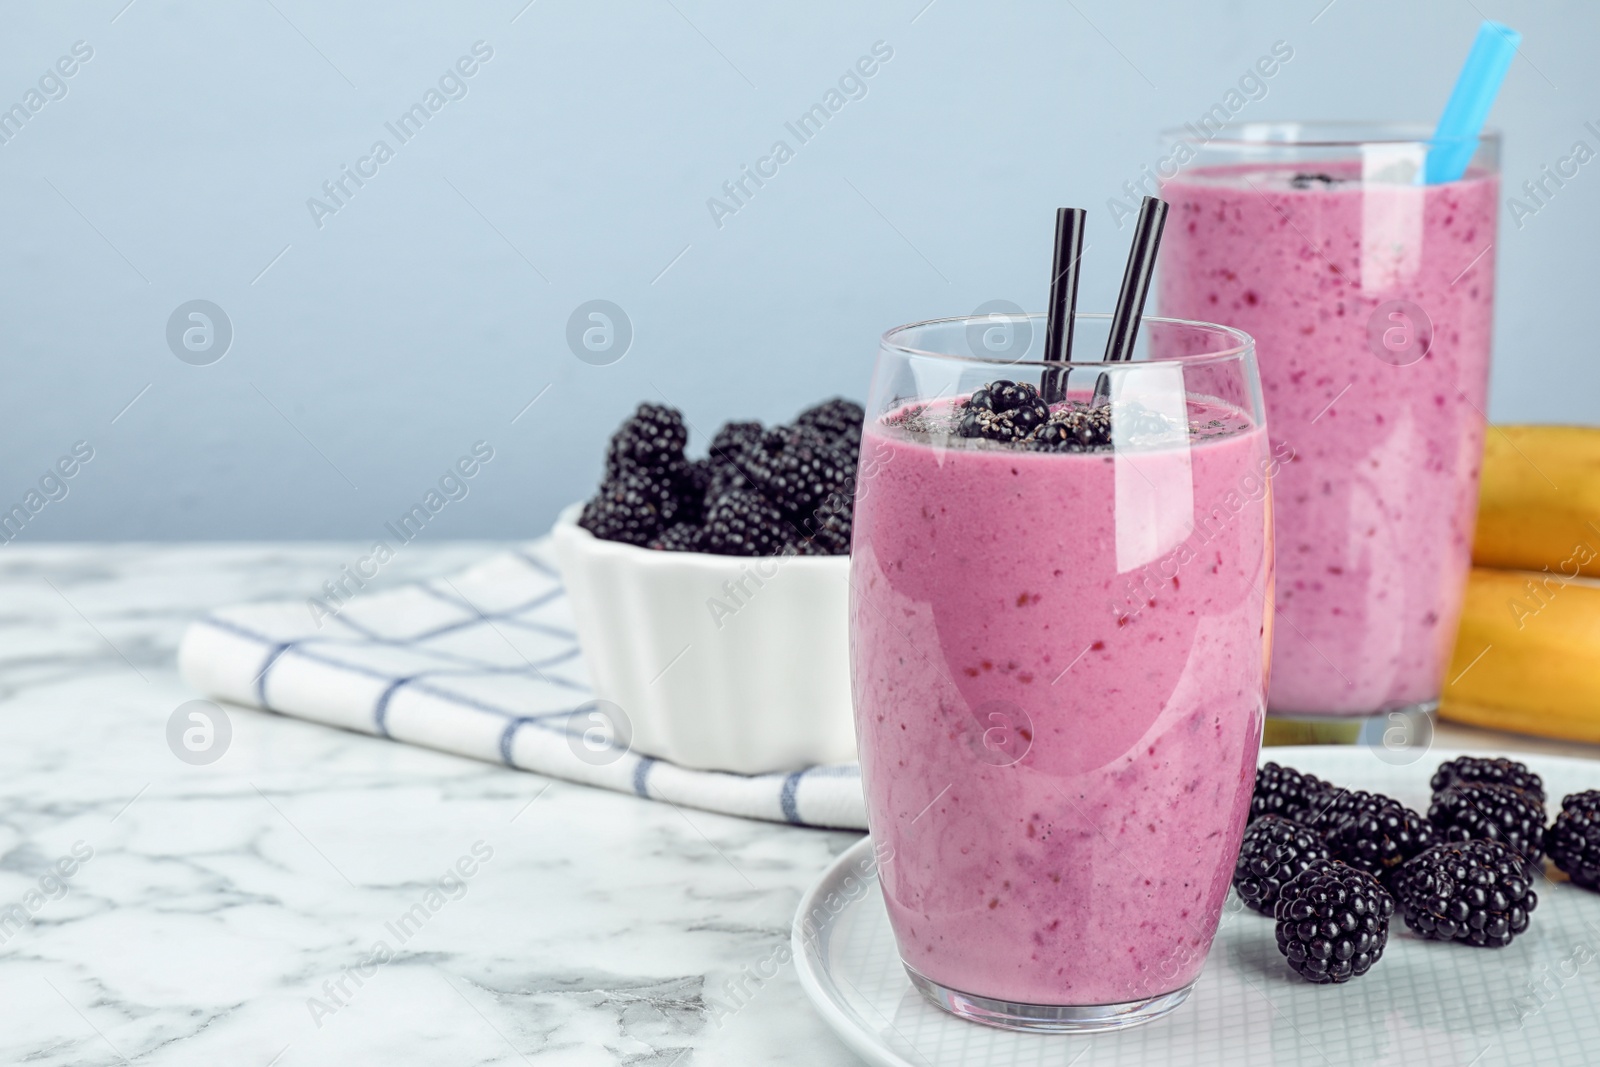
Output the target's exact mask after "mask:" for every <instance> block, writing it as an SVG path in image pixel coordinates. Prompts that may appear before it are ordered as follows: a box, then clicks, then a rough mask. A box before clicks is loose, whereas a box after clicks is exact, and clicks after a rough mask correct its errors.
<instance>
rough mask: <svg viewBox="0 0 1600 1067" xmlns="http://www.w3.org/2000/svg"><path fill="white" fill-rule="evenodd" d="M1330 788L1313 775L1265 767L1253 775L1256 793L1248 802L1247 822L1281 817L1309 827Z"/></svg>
mask: <svg viewBox="0 0 1600 1067" xmlns="http://www.w3.org/2000/svg"><path fill="white" fill-rule="evenodd" d="M1333 788H1334V787H1333V786H1331V785H1329V784H1328V783H1327V782H1324V781H1323V780H1322V779H1321V778H1318V777H1317V776H1316V775H1314V774H1301V773H1300V772H1299V771H1297V770H1295V769H1294V768H1293V767H1280V766H1278V764H1276V763H1268V764H1266V765H1265V766H1264V767H1262V768H1261V769H1260V770H1258V771H1256V789H1255V793H1254V795H1252V796H1251V798H1250V818H1251V819H1252V820H1254V819H1256V818H1258V817H1260V816H1262V815H1282V816H1283V817H1284V818H1286V819H1293V820H1295V821H1296V822H1304V823H1307V824H1308V825H1309V824H1310V820H1311V818H1312V817H1313V816H1315V815H1316V814H1317V813H1318V812H1320V811H1321V810H1322V808H1323V807H1324V806H1325V804H1326V800H1327V797H1328V795H1329V793H1330V792H1331V791H1332V790H1333Z"/></svg>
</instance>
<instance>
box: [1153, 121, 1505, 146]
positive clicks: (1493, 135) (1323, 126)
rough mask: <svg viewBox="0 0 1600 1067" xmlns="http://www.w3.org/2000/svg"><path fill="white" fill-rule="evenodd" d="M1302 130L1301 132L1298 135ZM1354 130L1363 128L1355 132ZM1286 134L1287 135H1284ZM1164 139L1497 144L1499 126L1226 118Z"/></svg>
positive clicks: (1172, 129)
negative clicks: (1475, 128) (1440, 133)
mask: <svg viewBox="0 0 1600 1067" xmlns="http://www.w3.org/2000/svg"><path fill="white" fill-rule="evenodd" d="M1302 131H1303V133H1304V135H1302ZM1356 131H1364V134H1363V135H1362V136H1356ZM1285 134H1287V136H1284V135H1285ZM1160 136H1161V139H1162V140H1164V141H1181V142H1183V143H1185V144H1190V145H1196V146H1200V147H1208V146H1211V145H1223V146H1226V147H1229V148H1240V147H1246V148H1252V147H1253V148H1358V147H1360V146H1361V145H1369V144H1371V145H1375V144H1428V145H1431V144H1455V143H1465V142H1469V141H1470V142H1472V143H1483V142H1489V143H1494V144H1498V143H1499V141H1500V130H1499V129H1498V128H1497V127H1493V126H1485V127H1484V128H1483V129H1482V130H1481V131H1480V132H1479V133H1478V135H1477V136H1476V137H1446V138H1435V137H1434V127H1433V126H1431V125H1429V124H1427V123H1423V122H1392V121H1363V120H1361V119H1313V120H1311V121H1307V122H1299V121H1294V120H1279V121H1275V122H1274V121H1259V122H1229V123H1224V124H1223V125H1222V126H1221V127H1220V128H1219V129H1218V131H1217V133H1216V134H1215V135H1214V136H1211V137H1201V136H1196V135H1195V134H1194V133H1193V132H1192V131H1191V130H1190V128H1188V127H1185V126H1169V127H1167V128H1166V129H1163V130H1162V131H1161V134H1160Z"/></svg>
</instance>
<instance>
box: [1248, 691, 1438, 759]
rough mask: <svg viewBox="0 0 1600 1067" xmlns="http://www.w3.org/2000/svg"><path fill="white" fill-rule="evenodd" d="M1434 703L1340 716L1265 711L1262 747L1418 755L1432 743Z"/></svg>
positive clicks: (1422, 702) (1436, 713)
mask: <svg viewBox="0 0 1600 1067" xmlns="http://www.w3.org/2000/svg"><path fill="white" fill-rule="evenodd" d="M1438 711H1439V702H1438V701H1437V700H1422V701H1417V702H1416V703H1411V704H1390V705H1388V706H1386V707H1383V708H1379V709H1378V710H1376V711H1370V712H1358V713H1355V714H1339V715H1308V714H1305V713H1299V714H1288V715H1286V714H1282V713H1280V712H1275V711H1273V710H1272V709H1271V708H1268V709H1267V721H1266V727H1265V729H1264V730H1263V731H1262V736H1261V744H1262V746H1263V747H1271V746H1275V745H1367V746H1370V747H1372V748H1377V749H1382V750H1384V751H1385V752H1389V753H1392V754H1394V755H1397V756H1399V755H1404V754H1409V753H1412V752H1415V753H1416V754H1418V755H1420V754H1421V753H1422V752H1424V751H1426V750H1427V749H1428V747H1429V746H1430V745H1432V743H1433V723H1434V720H1435V718H1436V717H1437V715H1438Z"/></svg>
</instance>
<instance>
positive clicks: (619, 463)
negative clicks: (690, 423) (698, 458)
mask: <svg viewBox="0 0 1600 1067" xmlns="http://www.w3.org/2000/svg"><path fill="white" fill-rule="evenodd" d="M688 443H689V431H688V429H687V428H685V426H684V424H683V415H682V413H681V412H679V411H678V410H677V409H676V408H669V407H667V406H666V405H664V404H650V403H644V404H640V405H639V407H638V409H637V410H636V411H634V413H633V414H632V415H629V416H628V417H627V418H626V419H624V420H623V422H622V425H621V426H619V427H617V432H616V433H614V434H612V435H611V441H610V443H609V444H607V445H606V478H607V479H612V478H615V477H617V476H618V475H620V474H622V473H623V472H624V471H627V470H668V469H670V468H673V467H680V466H682V464H683V462H684V458H683V446H684V445H686V444H688Z"/></svg>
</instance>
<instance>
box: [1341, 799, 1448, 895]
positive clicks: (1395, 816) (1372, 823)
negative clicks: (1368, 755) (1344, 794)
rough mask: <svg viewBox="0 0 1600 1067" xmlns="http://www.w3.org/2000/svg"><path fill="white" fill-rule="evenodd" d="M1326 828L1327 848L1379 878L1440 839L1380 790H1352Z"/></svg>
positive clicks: (1345, 860)
mask: <svg viewBox="0 0 1600 1067" xmlns="http://www.w3.org/2000/svg"><path fill="white" fill-rule="evenodd" d="M1349 796H1350V798H1351V799H1350V800H1349V801H1348V802H1345V803H1343V804H1341V805H1340V814H1339V817H1338V819H1337V821H1336V822H1335V823H1334V824H1333V825H1332V826H1330V827H1329V828H1328V829H1327V831H1326V837H1327V841H1328V851H1330V852H1331V853H1333V858H1334V859H1337V860H1342V861H1343V862H1345V863H1348V864H1349V865H1350V866H1352V867H1355V868H1357V869H1358V870H1363V871H1366V872H1367V873H1368V874H1371V875H1373V876H1375V877H1377V878H1378V879H1380V880H1387V879H1388V877H1389V876H1390V875H1391V874H1392V873H1393V872H1394V871H1395V870H1396V869H1397V868H1399V866H1400V865H1401V864H1402V863H1404V862H1405V861H1406V860H1408V859H1410V858H1411V857H1412V856H1415V855H1416V854H1417V853H1419V852H1421V851H1423V850H1424V849H1426V848H1429V847H1430V846H1432V845H1434V844H1436V843H1437V842H1438V840H1439V838H1438V835H1437V834H1436V832H1435V831H1434V828H1433V826H1432V825H1431V824H1430V823H1429V822H1428V820H1427V819H1424V818H1423V817H1422V816H1421V815H1420V814H1419V813H1417V812H1415V811H1412V810H1411V809H1410V808H1408V807H1406V806H1405V805H1404V804H1402V803H1400V802H1399V801H1398V800H1394V799H1392V798H1390V797H1386V796H1383V795H1382V794H1380V793H1367V792H1362V791H1359V790H1357V791H1355V792H1352V793H1351V794H1349Z"/></svg>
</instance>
